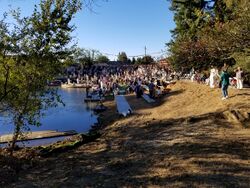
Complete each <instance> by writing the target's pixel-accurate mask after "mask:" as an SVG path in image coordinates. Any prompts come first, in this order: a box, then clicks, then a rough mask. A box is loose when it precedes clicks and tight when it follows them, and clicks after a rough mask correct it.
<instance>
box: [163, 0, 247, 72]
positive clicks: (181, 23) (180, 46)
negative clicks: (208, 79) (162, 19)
mask: <svg viewBox="0 0 250 188" xmlns="http://www.w3.org/2000/svg"><path fill="white" fill-rule="evenodd" d="M249 3H250V2H249V1H248V0H239V1H236V0H210V1H209V0H195V1H187V0H172V10H173V11H174V14H175V22H176V28H175V30H174V31H173V40H172V41H171V42H170V43H169V44H168V45H169V48H170V55H171V58H170V59H171V62H172V64H173V65H174V67H175V68H176V69H183V68H187V69H191V67H194V68H196V69H208V68H209V66H210V65H216V66H222V65H223V64H224V63H225V62H227V63H233V62H234V61H231V62H230V61H228V60H229V59H231V60H232V58H234V57H236V55H235V53H237V57H238V55H239V52H240V53H241V55H243V56H244V57H246V56H247V52H248V51H249V39H250V38H249V36H250V35H249ZM241 59H245V58H241ZM236 60H237V58H236ZM245 67H246V66H245Z"/></svg>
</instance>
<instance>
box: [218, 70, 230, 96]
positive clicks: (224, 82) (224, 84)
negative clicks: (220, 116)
mask: <svg viewBox="0 0 250 188" xmlns="http://www.w3.org/2000/svg"><path fill="white" fill-rule="evenodd" d="M220 78H221V90H222V96H223V97H222V100H225V99H227V98H228V91H227V89H228V86H229V74H228V72H227V69H226V68H223V70H222V73H221V76H220Z"/></svg>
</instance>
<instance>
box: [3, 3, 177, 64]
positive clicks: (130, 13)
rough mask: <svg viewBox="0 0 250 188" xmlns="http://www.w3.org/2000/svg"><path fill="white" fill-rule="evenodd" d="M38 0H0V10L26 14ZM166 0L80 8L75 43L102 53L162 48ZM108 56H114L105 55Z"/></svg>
mask: <svg viewBox="0 0 250 188" xmlns="http://www.w3.org/2000/svg"><path fill="white" fill-rule="evenodd" d="M39 2H40V0H0V14H1V16H2V13H3V12H4V11H7V10H8V9H9V5H11V6H12V8H16V7H20V8H21V11H22V13H23V15H25V16H27V15H30V14H31V13H32V11H33V7H34V4H38V3H39ZM169 6H170V4H169V2H168V1H167V0H108V2H102V1H101V0H98V1H97V5H96V6H94V7H93V10H94V11H95V12H91V11H89V10H86V9H83V10H82V11H81V12H79V13H78V14H77V15H76V17H75V19H74V20H73V23H74V24H75V25H76V27H77V29H76V30H75V32H74V34H73V35H74V36H75V37H76V40H77V41H78V45H79V47H83V48H92V49H97V50H99V51H100V52H102V53H108V54H118V53H119V52H121V51H125V52H126V53H127V55H128V56H135V55H143V54H144V46H147V53H148V54H152V56H159V55H161V54H156V53H155V52H160V51H162V50H165V49H166V47H165V43H167V42H169V41H170V39H171V34H170V30H172V29H173V28H174V27H175V24H174V22H173V13H172V12H171V11H170V10H169ZM109 57H110V59H111V60H114V59H115V56H109Z"/></svg>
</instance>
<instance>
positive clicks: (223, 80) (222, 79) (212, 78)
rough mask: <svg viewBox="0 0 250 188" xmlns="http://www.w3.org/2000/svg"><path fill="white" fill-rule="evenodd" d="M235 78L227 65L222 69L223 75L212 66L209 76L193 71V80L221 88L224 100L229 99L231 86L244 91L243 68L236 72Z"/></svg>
mask: <svg viewBox="0 0 250 188" xmlns="http://www.w3.org/2000/svg"><path fill="white" fill-rule="evenodd" d="M234 73H235V74H234V76H230V75H229V73H228V66H227V65H226V64H225V65H224V66H223V67H222V69H221V74H220V73H219V70H218V69H217V68H215V67H213V66H211V69H210V74H209V76H206V75H205V74H204V73H197V72H195V71H194V70H191V74H192V76H191V80H192V81H197V82H198V83H205V84H207V85H209V87H210V88H219V87H220V88H221V89H222V96H223V97H222V100H225V99H227V98H229V96H228V87H229V86H231V87H233V88H237V89H243V81H244V72H243V70H242V68H241V67H238V68H237V69H236V70H234Z"/></svg>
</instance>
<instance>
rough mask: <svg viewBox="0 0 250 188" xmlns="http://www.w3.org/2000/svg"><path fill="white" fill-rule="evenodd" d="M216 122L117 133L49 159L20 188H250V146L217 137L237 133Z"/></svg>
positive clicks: (205, 119) (178, 122)
mask: <svg viewBox="0 0 250 188" xmlns="http://www.w3.org/2000/svg"><path fill="white" fill-rule="evenodd" d="M211 117H212V118H211ZM216 117H217V115H216V114H214V116H211V114H209V115H207V116H206V115H203V116H200V117H190V118H186V119H184V118H182V119H174V120H166V121H151V122H149V123H148V124H147V125H145V126H137V125H138V124H137V123H136V122H135V123H134V125H124V126H122V127H115V128H114V130H113V132H110V133H112V134H114V133H115V134H114V135H113V136H109V137H106V138H103V140H102V141H99V142H96V143H90V145H88V146H86V147H84V146H83V147H81V148H79V149H78V150H75V151H72V153H68V154H61V155H59V156H57V157H56V158H49V159H48V160H47V161H46V162H44V163H41V165H40V167H39V168H36V169H34V170H33V172H32V173H33V176H30V175H29V174H30V172H27V174H28V175H27V176H24V177H23V178H22V182H20V184H19V185H21V186H22V185H27V182H29V183H30V184H31V185H37V184H38V185H39V186H41V187H42V186H45V185H46V183H50V185H51V187H53V186H55V185H56V186H58V187H60V186H65V187H67V186H71V187H79V186H80V187H126V186H127V187H140V186H141V187H148V186H162V187H166V186H170V187H188V186H190V187H248V186H249V185H250V178H249V176H250V174H249V172H250V167H249V157H250V141H249V139H247V138H246V137H244V136H242V137H237V136H235V137H230V139H229V138H227V137H226V136H223V134H222V136H218V132H219V130H220V129H223V130H222V133H224V132H226V133H225V134H227V133H232V132H233V131H234V129H233V128H232V127H230V126H229V123H228V124H224V126H221V125H220V124H217V123H216V122H215V121H214V119H215V118H216ZM192 118H193V119H192ZM209 118H210V119H209ZM187 119H189V120H187ZM217 122H219V120H218V118H217ZM110 131H112V129H110ZM216 135H217V136H216ZM105 143H106V144H105ZM90 148H92V149H91V150H90ZM34 174H36V175H34Z"/></svg>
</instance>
